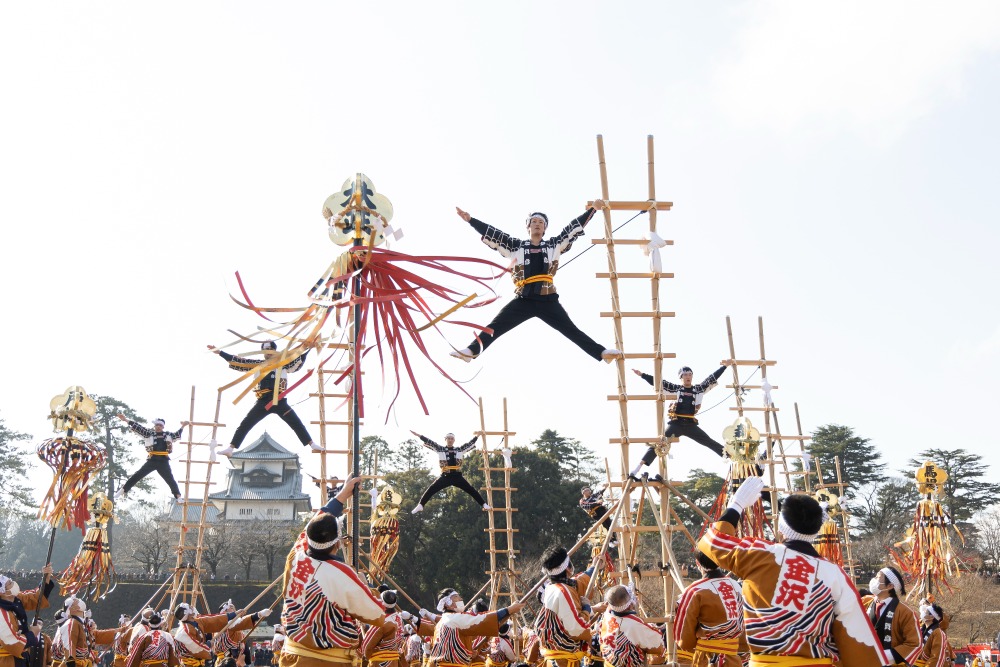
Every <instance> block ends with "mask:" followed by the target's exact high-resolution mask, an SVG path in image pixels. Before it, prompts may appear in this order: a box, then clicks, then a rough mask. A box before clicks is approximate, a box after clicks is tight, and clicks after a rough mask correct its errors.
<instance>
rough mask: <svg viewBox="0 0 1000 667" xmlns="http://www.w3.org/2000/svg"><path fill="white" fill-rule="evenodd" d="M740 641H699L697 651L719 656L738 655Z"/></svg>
mask: <svg viewBox="0 0 1000 667" xmlns="http://www.w3.org/2000/svg"><path fill="white" fill-rule="evenodd" d="M739 649H740V640H739V639H735V638H734V639H699V640H698V645H697V646H696V647H695V651H696V652H697V651H701V652H703V653H716V654H719V655H736V654H737V653H739Z"/></svg>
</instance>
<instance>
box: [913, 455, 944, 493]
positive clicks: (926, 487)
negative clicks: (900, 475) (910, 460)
mask: <svg viewBox="0 0 1000 667" xmlns="http://www.w3.org/2000/svg"><path fill="white" fill-rule="evenodd" d="M916 478H917V489H918V490H919V491H920V493H940V492H941V489H942V487H944V483H945V482H947V481H948V473H947V472H945V471H944V469H943V468H939V467H938V466H936V465H935V464H934V463H933V462H932V461H926V462H924V464H923V465H922V466H920V467H919V468H917V474H916Z"/></svg>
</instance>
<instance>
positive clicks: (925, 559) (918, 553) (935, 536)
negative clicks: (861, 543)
mask: <svg viewBox="0 0 1000 667" xmlns="http://www.w3.org/2000/svg"><path fill="white" fill-rule="evenodd" d="M915 478H916V483H917V489H918V490H919V491H920V493H921V494H922V495H923V496H924V497H923V498H922V499H921V500H920V501H918V502H917V511H916V514H915V515H914V517H913V525H912V526H911V527H910V528H907V529H906V537H905V538H904V539H903V540H902V541H901V542H897V543H896V544H895V545H894V546H895V549H893V550H892V551H891V553H892V557H893V560H894V561H895V562H896V563H897V564H898V565H899V567H900V569H901V570H903V572H905V573H906V575H907V578H908V579H910V580H912V584H911V587H910V591H909V595H908V597H919V596H926V595H931V594H934V593H935V592H940V591H942V590H949V591H950V590H951V586H949V585H948V578H949V577H952V576H954V577H959V576H961V569H960V562H959V559H958V556H957V554H955V552H954V550H953V547H952V544H951V540H950V538H949V537H948V526H951V527H952V528H953V529H954V530H955V534H956V535H958V538H959V540H961V542H962V544H963V545H964V544H965V538H964V537H962V533H961V532H960V531H959V530H958V527H957V526H955V525H954V523H953V522H952V519H951V516H950V515H949V514H948V512H946V511H945V509H944V507H943V506H942V505H941V503H940V502H938V500H937V495H938V494H939V493H941V492H942V491H943V490H944V484H945V482H947V481H948V473H947V472H946V471H945V470H943V469H942V468H940V467H938V466H937V465H935V464H934V463H933V462H931V461H927V462H925V463H924V464H923V465H922V466H920V468H918V469H917V472H916V475H915Z"/></svg>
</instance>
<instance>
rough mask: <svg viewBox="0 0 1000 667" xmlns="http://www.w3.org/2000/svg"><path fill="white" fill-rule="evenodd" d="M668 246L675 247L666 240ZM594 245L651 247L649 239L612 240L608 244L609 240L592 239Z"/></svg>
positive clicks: (671, 242)
mask: <svg viewBox="0 0 1000 667" xmlns="http://www.w3.org/2000/svg"><path fill="white" fill-rule="evenodd" d="M664 240H665V241H666V242H667V245H673V244H674V242H673V241H671V240H669V239H664ZM590 243H591V244H592V245H649V239H612V240H611V243H610V244H609V243H608V240H607V239H590Z"/></svg>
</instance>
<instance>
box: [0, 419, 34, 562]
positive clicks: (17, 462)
mask: <svg viewBox="0 0 1000 667" xmlns="http://www.w3.org/2000/svg"><path fill="white" fill-rule="evenodd" d="M28 437H29V436H28V434H26V433H18V432H17V431H14V430H12V429H9V428H7V425H6V424H5V423H4V421H3V419H0V556H3V555H4V554H5V553H6V552H9V551H10V550H11V547H12V545H13V543H14V542H16V541H17V534H16V531H15V530H13V527H14V525H15V524H16V523H18V519H19V518H21V517H23V516H25V515H26V513H27V511H28V510H30V509H31V508H33V507H34V505H35V502H34V500H33V499H32V497H31V490H30V489H29V488H28V486H27V485H26V484H25V483H24V480H25V479H26V478H27V476H28V465H27V460H28V458H29V457H30V455H31V454H30V451H29V449H28V447H25V446H22V445H19V444H18V443H20V442H23V441H25V440H27V439H28Z"/></svg>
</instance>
